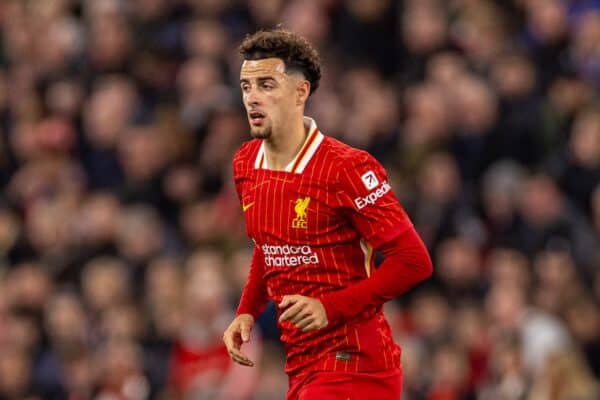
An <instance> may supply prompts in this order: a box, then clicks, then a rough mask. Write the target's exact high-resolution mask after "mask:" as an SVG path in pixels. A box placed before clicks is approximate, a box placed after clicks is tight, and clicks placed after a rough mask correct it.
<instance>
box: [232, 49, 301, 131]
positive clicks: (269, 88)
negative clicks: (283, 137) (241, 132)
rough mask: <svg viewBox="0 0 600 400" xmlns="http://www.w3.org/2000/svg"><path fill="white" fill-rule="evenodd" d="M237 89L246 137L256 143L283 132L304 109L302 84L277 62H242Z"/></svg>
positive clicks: (280, 62)
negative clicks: (247, 125)
mask: <svg viewBox="0 0 600 400" xmlns="http://www.w3.org/2000/svg"><path fill="white" fill-rule="evenodd" d="M240 87H241V89H242V99H243V102H244V106H245V107H246V113H247V115H248V122H249V123H250V133H251V134H252V137H254V138H258V139H270V138H271V137H272V134H273V131H280V130H281V129H282V128H285V124H286V121H289V118H290V117H291V116H292V115H293V113H294V112H297V110H298V109H299V107H301V106H303V105H304V102H305V101H306V98H307V97H308V89H309V85H308V82H307V81H306V80H304V79H301V78H300V77H299V76H298V75H296V74H293V75H292V74H289V75H288V74H286V72H285V64H284V63H283V61H282V60H281V59H279V58H265V59H262V60H246V61H244V63H243V64H242V69H241V72H240Z"/></svg>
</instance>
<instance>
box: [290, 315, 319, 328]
mask: <svg viewBox="0 0 600 400" xmlns="http://www.w3.org/2000/svg"><path fill="white" fill-rule="evenodd" d="M314 321H315V318H314V316H313V315H312V314H310V315H307V316H306V317H304V318H303V319H301V320H299V321H298V322H295V323H294V324H295V325H296V328H298V329H300V330H302V329H304V328H306V327H307V326H309V325H310V324H312V323H313V322H314Z"/></svg>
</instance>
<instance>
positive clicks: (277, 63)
mask: <svg viewBox="0 0 600 400" xmlns="http://www.w3.org/2000/svg"><path fill="white" fill-rule="evenodd" d="M283 74H285V64H284V62H283V60H281V59H280V58H263V59H261V60H245V61H244V62H243V64H242V68H241V70H240V78H253V77H259V76H273V75H280V76H281V75H283Z"/></svg>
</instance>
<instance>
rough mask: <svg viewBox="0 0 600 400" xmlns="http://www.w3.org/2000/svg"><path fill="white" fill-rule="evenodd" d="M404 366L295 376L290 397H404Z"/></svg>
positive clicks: (322, 399) (331, 399)
mask: <svg viewBox="0 0 600 400" xmlns="http://www.w3.org/2000/svg"><path fill="white" fill-rule="evenodd" d="M401 393H402V370H401V369H400V368H395V369H393V370H390V371H383V372H372V373H364V372H363V373H352V372H316V373H313V374H310V375H308V376H305V377H303V378H300V379H298V378H292V379H291V380H290V390H289V391H288V395H287V397H286V400H314V399H319V400H341V399H343V400H364V399H377V400H400V395H401Z"/></svg>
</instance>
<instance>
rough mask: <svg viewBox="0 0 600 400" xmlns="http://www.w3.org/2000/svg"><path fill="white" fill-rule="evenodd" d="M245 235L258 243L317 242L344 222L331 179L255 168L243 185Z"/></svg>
mask: <svg viewBox="0 0 600 400" xmlns="http://www.w3.org/2000/svg"><path fill="white" fill-rule="evenodd" d="M242 209H243V211H244V217H245V219H246V227H247V231H248V235H249V236H250V237H252V238H253V239H254V240H255V241H256V242H258V243H282V242H284V243H290V244H294V243H295V244H298V243H303V244H319V241H323V240H325V238H326V237H327V235H328V234H329V233H331V232H334V231H335V230H337V229H339V228H340V226H342V225H343V224H344V218H343V215H342V213H341V212H340V209H339V207H338V204H337V195H336V187H335V184H334V183H333V182H327V181H326V180H320V179H315V178H311V177H307V176H304V175H299V174H286V173H276V172H270V173H269V172H268V171H258V172H257V173H255V174H253V175H252V176H251V177H250V178H249V179H247V180H246V181H245V182H244V183H243V185H242Z"/></svg>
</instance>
